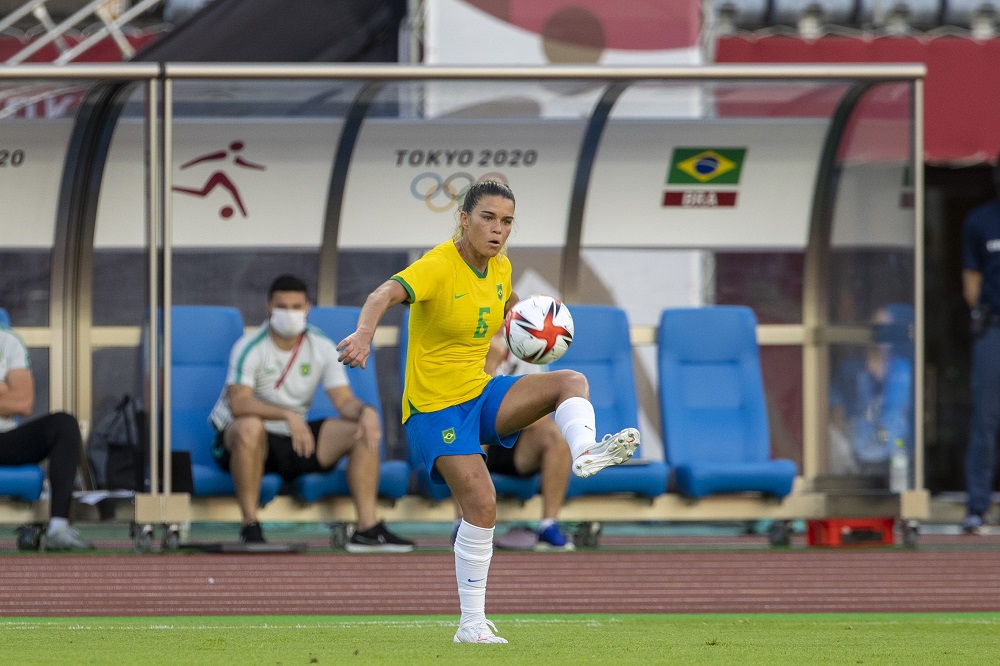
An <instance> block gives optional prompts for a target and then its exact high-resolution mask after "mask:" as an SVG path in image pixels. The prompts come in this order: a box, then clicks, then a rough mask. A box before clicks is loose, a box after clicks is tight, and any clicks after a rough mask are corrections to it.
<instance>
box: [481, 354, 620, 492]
mask: <svg viewBox="0 0 1000 666" xmlns="http://www.w3.org/2000/svg"><path fill="white" fill-rule="evenodd" d="M589 397H590V387H589V386H588V384H587V378H586V377H584V376H583V374H581V373H579V372H576V371H574V370H555V371H552V372H543V373H539V374H535V375H526V376H524V377H521V378H520V379H518V381H517V382H516V383H515V384H514V385H513V386H512V387H511V388H510V390H509V391H508V392H507V395H506V396H505V397H504V399H503V403H501V405H500V410H499V411H498V412H497V433H499V434H500V435H501V436H504V435H506V434H508V433H511V432H516V431H518V430H521V429H523V428H526V427H527V426H528V425H530V424H531V423H534V422H535V421H537V420H538V419H540V418H541V417H543V416H545V415H546V414H550V413H552V412H553V411H554V412H555V420H556V425H558V426H559V430H560V432H562V435H563V438H564V439H565V440H566V443H567V444H569V449H570V453H571V455H572V456H573V473H574V474H576V475H577V476H581V477H587V476H592V475H594V474H596V473H597V472H599V471H601V470H602V469H604V468H605V467H608V466H610V465H620V464H621V463H623V462H625V461H627V460H628V459H629V458H631V457H632V454H634V453H635V451H636V449H638V448H639V431H638V430H636V429H635V428H626V429H625V430H622V431H621V432H618V433H616V434H614V435H606V436H605V437H604V438H603V439H602V440H601V441H600V442H598V441H597V428H596V426H595V416H594V406H593V405H592V404H591V403H590V400H589Z"/></svg>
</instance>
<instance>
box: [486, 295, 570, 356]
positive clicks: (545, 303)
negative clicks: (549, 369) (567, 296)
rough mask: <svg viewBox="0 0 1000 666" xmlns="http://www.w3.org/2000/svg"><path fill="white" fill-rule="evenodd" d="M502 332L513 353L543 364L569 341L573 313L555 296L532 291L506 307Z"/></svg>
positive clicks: (563, 348) (564, 349) (557, 353)
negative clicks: (506, 311) (506, 312)
mask: <svg viewBox="0 0 1000 666" xmlns="http://www.w3.org/2000/svg"><path fill="white" fill-rule="evenodd" d="M503 334H504V338H505V339H506V340H507V346H508V347H509V348H510V351H511V352H512V353H513V354H514V356H516V357H518V358H519V359H521V360H522V361H527V362H528V363H537V364H539V365H544V364H546V363H551V362H552V361H555V360H556V359H558V358H559V357H560V356H562V355H563V354H565V353H566V350H567V349H569V344H570V343H571V342H573V315H571V314H570V313H569V308H568V307H566V306H565V305H564V304H563V303H562V302H561V301H560V300H559V299H556V298H553V297H551V296H543V295H535V296H529V297H528V298H525V299H522V300H520V301H518V302H517V304H516V305H515V306H514V307H513V308H511V309H510V312H509V313H508V314H507V318H506V319H505V320H504V322H503Z"/></svg>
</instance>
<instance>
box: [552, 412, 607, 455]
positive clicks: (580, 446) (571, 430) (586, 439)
mask: <svg viewBox="0 0 1000 666" xmlns="http://www.w3.org/2000/svg"><path fill="white" fill-rule="evenodd" d="M555 418H556V425H558V426H559V430H560V431H561V432H562V435H563V439H565V440H566V443H567V444H569V450H570V453H571V454H572V455H573V459H574V460H576V458H577V457H578V456H579V455H580V454H581V453H583V452H584V451H586V450H587V449H589V448H590V447H591V446H593V445H594V444H595V443H597V426H596V425H594V421H595V420H596V417H595V416H594V406H593V405H592V404H590V401H589V400H587V399H586V398H580V397H575V398H569V399H568V400H564V401H563V402H562V403H561V404H560V405H559V406H558V407H556V414H555Z"/></svg>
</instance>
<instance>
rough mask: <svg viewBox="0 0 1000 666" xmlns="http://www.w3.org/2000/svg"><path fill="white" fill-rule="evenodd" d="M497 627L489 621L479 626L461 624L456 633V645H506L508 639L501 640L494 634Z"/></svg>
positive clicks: (484, 621) (485, 620) (484, 620)
mask: <svg viewBox="0 0 1000 666" xmlns="http://www.w3.org/2000/svg"><path fill="white" fill-rule="evenodd" d="M496 630H497V626H496V625H495V624H493V623H492V622H490V621H489V620H487V619H485V618H484V619H483V621H482V622H479V623H478V624H461V625H459V626H458V631H456V632H455V638H454V639H453V640H454V641H455V642H456V643H506V642H507V639H506V638H500V637H499V636H497V635H496V634H494V633H493V632H494V631H496Z"/></svg>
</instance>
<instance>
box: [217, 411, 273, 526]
mask: <svg viewBox="0 0 1000 666" xmlns="http://www.w3.org/2000/svg"><path fill="white" fill-rule="evenodd" d="M222 441H223V444H224V445H225V447H226V449H228V450H229V473H230V474H231V475H232V477H233V485H234V486H235V487H236V503H237V504H238V505H239V507H240V513H241V514H242V515H243V524H244V525H246V524H248V523H252V522H255V521H256V520H257V508H258V506H259V505H260V482H261V479H263V478H264V461H265V460H267V432H266V431H265V430H264V422H263V421H262V420H261V419H259V418H257V417H253V416H244V417H240V418H237V419H235V420H234V421H233V422H232V423H230V424H229V425H228V426H227V427H226V430H225V432H224V433H223V440H222Z"/></svg>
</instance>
